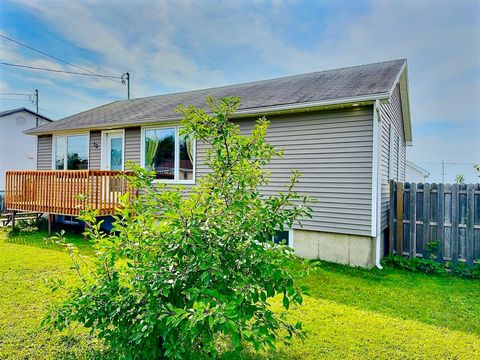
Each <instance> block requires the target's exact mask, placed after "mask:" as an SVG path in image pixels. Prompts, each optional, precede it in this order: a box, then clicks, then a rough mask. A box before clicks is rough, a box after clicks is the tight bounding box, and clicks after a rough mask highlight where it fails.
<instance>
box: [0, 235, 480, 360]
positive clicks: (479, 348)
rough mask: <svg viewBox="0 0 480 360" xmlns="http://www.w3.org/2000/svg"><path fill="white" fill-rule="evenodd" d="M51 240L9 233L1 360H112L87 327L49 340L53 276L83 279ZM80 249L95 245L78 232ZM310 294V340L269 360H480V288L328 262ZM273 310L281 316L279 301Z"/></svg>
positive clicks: (0, 315)
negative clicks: (44, 323)
mask: <svg viewBox="0 0 480 360" xmlns="http://www.w3.org/2000/svg"><path fill="white" fill-rule="evenodd" d="M45 236H46V234H45V233H41V232H40V233H28V234H27V233H24V234H22V233H21V234H18V235H15V236H12V235H10V233H9V232H8V231H6V230H1V229H0V254H1V258H0V259H1V260H0V359H25V358H28V359H59V358H61V359H89V358H91V359H97V358H105V357H106V353H105V351H104V349H103V347H102V344H101V343H100V342H99V341H97V340H96V339H95V338H93V337H91V336H90V335H89V333H88V332H86V331H85V330H84V329H82V328H81V327H78V328H76V329H73V330H68V331H65V332H63V333H56V332H54V333H51V334H50V333H48V332H47V331H45V330H44V329H42V328H41V326H40V322H41V319H42V317H43V315H44V313H45V309H46V308H47V306H48V305H49V304H50V303H51V301H52V300H54V299H55V296H58V295H55V296H54V295H53V294H52V293H50V291H49V290H48V289H47V287H46V286H45V284H44V279H46V278H64V279H66V280H67V281H74V280H75V275H74V273H73V271H72V270H71V269H70V259H69V258H68V255H67V254H66V253H64V252H63V251H62V250H61V248H60V247H58V246H57V245H55V244H52V243H46V242H45V241H44V240H43V239H44V237H45ZM69 238H70V241H71V242H74V243H76V244H77V245H78V246H79V248H80V250H81V252H83V253H87V254H88V253H89V252H91V248H90V246H89V245H88V243H87V242H85V241H84V240H83V239H82V237H81V236H77V235H69ZM305 282H306V283H307V284H308V285H309V287H310V291H311V296H309V297H307V298H306V299H305V303H304V304H303V306H302V307H300V308H296V309H292V310H291V311H289V312H288V314H287V315H286V316H287V317H290V318H291V319H292V321H296V320H301V321H302V322H303V326H304V328H305V330H306V331H307V335H308V337H307V339H306V340H305V341H304V342H302V341H300V340H294V341H293V342H292V345H291V346H290V347H285V346H283V345H281V346H279V347H278V349H277V351H275V352H270V353H264V354H247V355H246V356H245V357H248V358H262V359H279V358H282V359H312V358H331V359H345V358H350V359H371V358H376V359H427V358H428V359H431V358H445V359H475V358H479V359H480V300H479V299H480V281H478V280H465V279H459V278H451V277H439V276H432V275H424V274H419V273H411V272H403V271H401V270H396V269H392V268H386V269H384V270H382V271H379V270H363V269H352V268H348V267H344V266H340V265H333V264H327V263H319V266H318V267H317V268H316V270H314V271H313V273H312V274H311V276H310V277H309V278H308V279H306V280H305ZM272 306H273V308H274V309H276V310H277V311H279V312H280V311H282V310H281V308H280V302H279V301H276V300H275V301H274V302H273V303H272Z"/></svg>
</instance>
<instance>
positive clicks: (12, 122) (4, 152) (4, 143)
mask: <svg viewBox="0 0 480 360" xmlns="http://www.w3.org/2000/svg"><path fill="white" fill-rule="evenodd" d="M39 121H40V125H41V124H42V120H41V119H39ZM36 123H37V119H36V116H34V115H32V114H30V113H29V112H26V111H17V112H14V113H11V114H8V115H5V116H2V117H0V191H4V190H5V172H6V171H8V170H34V169H35V166H36V163H35V162H36V160H35V156H36V137H35V136H32V135H26V134H24V133H23V132H24V131H25V130H28V129H31V128H33V127H35V126H36Z"/></svg>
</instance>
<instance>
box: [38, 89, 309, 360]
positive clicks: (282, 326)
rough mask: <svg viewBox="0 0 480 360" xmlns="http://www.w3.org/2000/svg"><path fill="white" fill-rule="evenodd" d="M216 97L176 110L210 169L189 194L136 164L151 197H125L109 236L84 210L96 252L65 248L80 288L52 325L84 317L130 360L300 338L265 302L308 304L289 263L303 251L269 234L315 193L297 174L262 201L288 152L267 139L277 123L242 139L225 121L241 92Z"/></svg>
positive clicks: (298, 213) (137, 182) (53, 314)
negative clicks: (274, 162) (202, 105)
mask: <svg viewBox="0 0 480 360" xmlns="http://www.w3.org/2000/svg"><path fill="white" fill-rule="evenodd" d="M208 104H209V106H210V109H211V111H212V113H213V115H209V114H207V113H206V112H205V111H203V110H200V109H197V108H194V107H187V108H185V107H181V108H180V111H181V112H182V113H183V117H184V119H183V121H182V126H183V131H182V132H183V134H188V135H191V136H193V137H194V138H195V139H196V140H197V141H201V142H205V143H208V144H209V150H208V154H207V165H208V166H209V168H210V170H211V172H210V173H209V174H208V175H205V176H203V177H202V178H201V179H199V180H197V185H196V186H195V187H194V188H193V189H192V190H191V191H190V192H189V193H188V194H186V193H185V191H184V190H185V189H184V188H182V187H179V186H168V188H167V187H166V185H165V184H158V183H155V182H154V181H153V176H152V175H153V174H151V173H148V172H147V171H145V170H143V169H141V168H139V167H137V166H133V168H132V170H133V172H134V175H133V176H130V177H129V181H130V182H131V184H133V185H134V186H135V187H137V188H141V189H143V196H142V197H141V198H138V199H136V200H135V201H133V202H128V195H126V196H125V197H124V198H123V202H124V207H123V208H121V209H119V210H118V213H117V215H116V217H115V219H116V221H115V223H114V226H113V230H112V233H111V235H107V234H105V233H103V232H101V231H100V225H101V223H96V222H95V218H96V215H97V213H96V212H95V211H90V212H86V213H84V214H83V220H84V221H85V223H86V225H87V234H88V236H89V237H91V239H92V240H93V241H94V244H95V245H94V246H95V249H96V255H95V257H94V258H93V259H92V260H86V259H85V258H83V257H81V256H78V255H77V254H76V250H75V248H74V247H73V246H71V245H68V244H66V245H65V246H66V247H67V248H68V249H69V251H70V255H71V258H72V260H73V264H74V269H75V270H76V271H77V272H78V274H79V276H80V278H81V280H82V284H81V286H78V287H76V288H72V289H69V296H68V298H66V299H64V300H63V301H61V302H60V303H58V304H56V305H55V306H53V308H52V309H51V311H50V312H49V314H48V316H47V317H46V320H45V323H46V324H49V325H50V326H51V327H53V328H56V329H63V328H65V327H67V326H69V325H71V324H72V322H80V323H82V324H83V325H84V326H86V327H87V328H90V329H92V331H94V332H95V333H96V334H98V336H99V337H100V338H102V339H104V340H105V341H106V343H107V344H109V345H110V348H111V349H112V350H113V351H115V352H117V354H118V357H123V358H151V359H153V358H160V357H166V358H189V357H195V356H203V357H207V358H212V357H216V356H218V354H219V346H218V345H219V343H220V344H221V345H223V347H224V348H225V347H226V348H227V349H226V353H230V354H239V353H240V352H241V351H242V349H243V348H244V347H245V345H248V346H249V347H253V348H254V349H255V350H259V349H263V348H266V347H274V345H275V343H276V341H278V340H283V341H285V342H288V341H289V340H290V339H291V337H292V336H293V335H294V334H297V335H299V336H300V337H302V336H303V333H302V331H301V324H300V323H297V324H290V323H289V322H288V321H286V320H285V319H284V318H283V317H282V316H279V315H278V314H276V313H274V312H273V311H272V310H271V309H270V308H269V306H268V304H269V299H271V298H272V297H274V296H276V295H281V297H282V304H283V307H284V308H285V309H288V308H289V307H290V306H291V304H301V303H302V291H301V289H300V287H299V286H298V285H297V283H296V280H295V279H294V276H293V275H292V271H291V270H290V267H289V262H290V261H291V260H292V259H294V258H295V256H294V254H293V252H292V250H291V249H290V248H289V247H288V246H286V245H275V244H273V242H272V241H271V236H272V234H274V232H275V231H276V230H278V229H280V230H283V229H284V228H285V227H290V226H291V225H292V223H293V222H294V221H296V220H297V219H299V218H301V217H305V216H309V214H310V209H309V208H308V206H307V200H308V199H307V198H305V197H300V196H299V195H297V193H295V192H294V191H293V186H294V184H295V183H296V182H297V179H298V176H299V174H298V173H296V172H294V173H293V175H292V177H291V181H290V183H289V184H287V185H288V186H287V187H286V191H285V192H284V193H280V194H278V195H277V196H262V195H261V194H260V192H259V190H258V188H259V186H261V185H266V184H267V182H268V173H267V172H266V171H265V170H264V169H263V168H264V166H265V165H266V164H267V163H269V162H270V160H271V159H272V158H274V157H278V156H280V155H281V152H280V151H278V150H276V149H275V148H274V147H273V146H271V145H269V144H268V143H266V141H265V134H266V130H267V127H268V125H269V123H268V122H267V121H266V120H265V119H259V120H258V121H257V123H256V126H255V127H254V128H253V130H252V133H251V135H249V136H240V135H239V127H238V126H237V125H234V124H233V123H232V122H231V121H229V118H230V116H231V115H232V114H233V113H234V111H235V110H236V109H237V108H238V106H239V99H235V98H226V99H222V100H220V101H216V102H214V101H212V100H209V102H208ZM302 268H304V269H307V265H306V263H305V266H304V267H302ZM298 270H299V268H297V272H296V273H295V278H297V275H298ZM58 286H63V284H58V283H57V284H55V285H54V286H53V287H58ZM224 355H225V353H224Z"/></svg>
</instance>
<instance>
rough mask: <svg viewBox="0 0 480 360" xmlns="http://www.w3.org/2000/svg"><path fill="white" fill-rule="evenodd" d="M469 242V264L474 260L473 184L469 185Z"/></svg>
mask: <svg viewBox="0 0 480 360" xmlns="http://www.w3.org/2000/svg"><path fill="white" fill-rule="evenodd" d="M466 240H467V243H466V249H465V250H466V254H465V255H466V256H465V257H466V259H467V264H469V265H472V264H473V260H474V254H473V251H474V247H473V241H474V230H473V184H468V185H467V239H466Z"/></svg>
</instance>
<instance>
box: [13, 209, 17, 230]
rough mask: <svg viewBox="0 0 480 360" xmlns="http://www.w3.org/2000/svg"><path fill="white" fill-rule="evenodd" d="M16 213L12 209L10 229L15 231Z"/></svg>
mask: <svg viewBox="0 0 480 360" xmlns="http://www.w3.org/2000/svg"><path fill="white" fill-rule="evenodd" d="M16 215H17V212H16V211H12V231H15V217H16Z"/></svg>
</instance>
